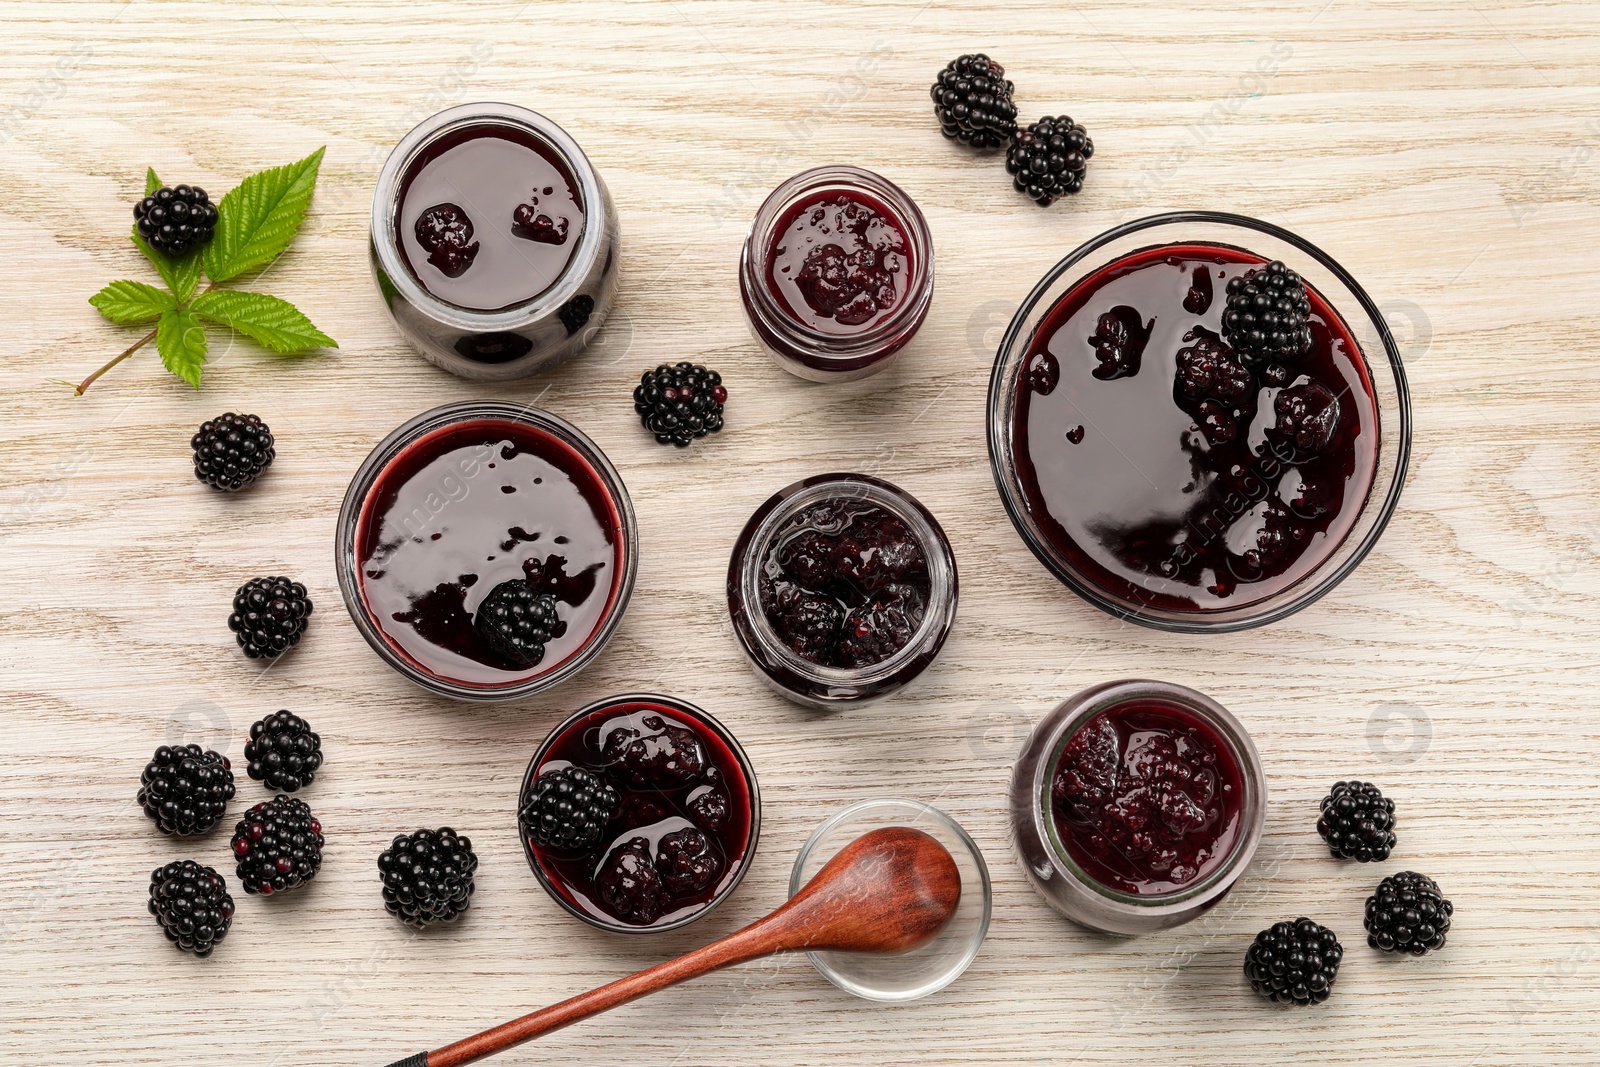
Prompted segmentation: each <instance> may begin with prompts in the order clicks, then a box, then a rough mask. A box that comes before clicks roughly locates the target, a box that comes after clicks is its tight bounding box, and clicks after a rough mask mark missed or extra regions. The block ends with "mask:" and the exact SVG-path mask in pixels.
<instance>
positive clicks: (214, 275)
mask: <svg viewBox="0 0 1600 1067" xmlns="http://www.w3.org/2000/svg"><path fill="white" fill-rule="evenodd" d="M324 151H326V149H323V148H319V149H317V150H316V151H315V152H313V153H311V154H310V155H309V156H307V157H306V158H305V159H302V160H301V161H300V162H298V163H290V164H289V165H288V166H284V167H274V168H273V169H271V170H264V171H262V172H260V173H259V174H252V175H251V176H250V177H248V178H246V179H245V180H244V181H242V182H240V183H239V185H238V187H237V188H235V189H233V190H232V191H231V192H229V193H228V195H227V196H224V197H223V198H222V200H221V202H220V203H218V204H217V226H216V230H215V235H214V236H213V237H212V239H211V243H210V244H208V245H206V249H205V267H206V274H208V275H210V277H211V280H212V281H214V282H224V281H227V280H228V279H229V278H234V277H237V276H238V275H240V274H243V273H244V272H245V271H247V270H250V269H251V268H253V267H259V266H261V265H262V264H263V263H266V262H269V261H270V260H272V259H273V258H274V257H276V256H277V255H278V254H279V253H280V252H282V251H283V250H284V249H285V248H288V247H289V242H290V241H291V240H293V239H294V235H295V233H296V232H297V231H298V230H299V229H300V224H301V223H302V222H304V221H305V217H306V209H307V208H308V207H310V205H311V193H312V190H314V189H315V188H316V184H317V171H318V169H319V168H320V167H321V166H322V154H323V152H324ZM152 173H153V172H152Z"/></svg>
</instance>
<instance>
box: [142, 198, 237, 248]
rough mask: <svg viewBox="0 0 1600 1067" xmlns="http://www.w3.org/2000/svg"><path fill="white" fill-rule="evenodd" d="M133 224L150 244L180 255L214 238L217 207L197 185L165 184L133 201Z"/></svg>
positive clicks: (152, 246)
mask: <svg viewBox="0 0 1600 1067" xmlns="http://www.w3.org/2000/svg"><path fill="white" fill-rule="evenodd" d="M133 224H134V228H135V229H137V230H138V231H139V236H140V237H142V238H144V240H145V243H147V244H148V245H150V247H151V248H159V249H160V250H161V251H163V252H165V253H167V254H168V255H170V256H181V255H183V254H184V253H185V252H187V251H189V250H190V249H191V248H198V247H200V246H201V245H203V244H205V243H206V242H207V241H210V240H211V234H212V231H213V229H214V228H215V227H216V225H217V208H216V205H215V204H213V203H212V202H211V198H210V197H209V196H207V195H206V191H205V190H204V189H202V188H200V187H199V186H198V185H175V186H173V187H172V188H170V189H169V188H167V187H166V186H162V187H161V188H160V189H157V190H156V191H155V192H153V193H151V194H150V195H149V196H147V197H145V198H144V199H143V200H141V201H139V202H138V203H137V204H135V205H133Z"/></svg>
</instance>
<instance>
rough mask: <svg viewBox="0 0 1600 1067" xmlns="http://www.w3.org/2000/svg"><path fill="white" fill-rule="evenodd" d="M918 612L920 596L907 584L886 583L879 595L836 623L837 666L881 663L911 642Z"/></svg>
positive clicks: (914, 632) (920, 603)
mask: <svg viewBox="0 0 1600 1067" xmlns="http://www.w3.org/2000/svg"><path fill="white" fill-rule="evenodd" d="M922 614H923V605H922V598H921V597H920V596H918V595H917V594H916V592H915V591H914V590H912V589H911V588H910V587H909V586H889V587H887V588H885V589H884V591H883V594H882V595H880V596H876V597H873V598H872V599H871V600H868V601H866V602H865V603H862V604H859V605H857V606H856V607H854V608H851V609H850V613H849V614H847V615H846V616H845V617H844V622H843V624H841V626H840V634H839V644H838V649H837V651H838V658H839V665H840V666H842V667H870V666H872V665H873V664H874V663H882V662H883V661H884V660H886V659H888V658H889V657H890V656H892V655H894V654H895V653H896V652H898V651H900V650H901V649H902V648H905V647H906V646H907V645H908V644H910V643H911V638H912V637H914V636H916V632H917V627H919V626H921V625H922Z"/></svg>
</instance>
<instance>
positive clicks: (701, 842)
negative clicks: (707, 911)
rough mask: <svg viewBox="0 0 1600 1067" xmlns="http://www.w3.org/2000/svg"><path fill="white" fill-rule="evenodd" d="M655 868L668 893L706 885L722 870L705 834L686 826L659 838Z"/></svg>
mask: <svg viewBox="0 0 1600 1067" xmlns="http://www.w3.org/2000/svg"><path fill="white" fill-rule="evenodd" d="M656 871H657V873H659V874H660V875H661V881H662V882H663V883H665V885H666V887H667V891H668V892H670V893H672V894H674V895H676V896H684V895H686V894H689V893H698V892H700V891H701V890H702V889H704V888H705V887H706V886H708V885H710V884H711V883H712V881H713V880H715V878H716V877H717V875H719V874H721V873H722V859H721V858H720V857H719V856H718V855H717V853H716V851H715V850H714V849H712V847H711V841H710V840H709V839H708V838H707V837H706V835H705V834H703V833H701V832H700V831H699V830H696V829H695V828H694V827H692V826H689V827H685V828H683V829H682V830H674V831H672V832H671V833H670V834H667V835H666V836H665V837H663V838H662V839H661V844H660V845H659V846H658V848H657V855H656Z"/></svg>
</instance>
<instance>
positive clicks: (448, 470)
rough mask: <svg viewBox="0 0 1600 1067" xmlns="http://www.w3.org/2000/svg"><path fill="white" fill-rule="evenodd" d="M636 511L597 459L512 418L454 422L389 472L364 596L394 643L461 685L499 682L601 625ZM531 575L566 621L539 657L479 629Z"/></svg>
mask: <svg viewBox="0 0 1600 1067" xmlns="http://www.w3.org/2000/svg"><path fill="white" fill-rule="evenodd" d="M621 530H622V520H621V517H620V516H619V515H618V512H617V508H616V506H615V504H614V502H613V501H612V498H611V497H610V495H609V494H608V493H607V492H606V489H605V487H604V486H603V485H602V484H601V482H600V479H599V477H598V476H597V475H596V473H595V471H594V469H593V468H592V467H591V466H590V465H589V463H588V462H587V461H586V460H585V459H584V458H583V457H582V456H581V455H579V454H578V453H577V452H576V451H575V450H574V449H573V448H572V447H571V446H570V445H568V444H566V443H565V442H563V441H561V440H560V439H558V438H556V437H555V436H553V435H551V434H549V433H546V432H544V431H542V430H539V429H537V428H535V427H532V426H528V425H526V424H524V423H520V422H513V421H510V420H500V419H485V420H480V421H474V422H464V423H458V424H456V425H453V426H447V427H444V428H442V429H439V430H435V431H434V432H433V433H431V434H428V435H427V436H425V437H422V438H420V439H419V440H417V441H416V442H414V443H412V444H411V445H409V446H407V447H406V448H405V450H404V451H402V452H401V453H400V454H399V455H398V456H396V457H395V458H394V459H393V460H391V461H390V462H389V464H388V466H386V467H385V468H384V469H383V470H382V471H381V472H380V473H379V475H378V477H377V479H376V480H375V482H374V483H373V486H372V489H371V491H370V492H368V494H367V498H366V501H365V502H364V503H363V505H362V509H361V517H360V521H359V523H358V525H357V528H356V553H357V562H358V563H359V566H360V574H361V596H362V600H363V602H364V603H365V605H366V609H367V611H368V612H369V613H370V615H371V617H372V620H373V622H374V623H375V624H376V625H377V627H378V629H380V630H381V631H382V632H383V634H384V636H385V637H386V638H387V639H388V641H389V642H390V644H391V645H392V646H393V647H394V648H395V649H397V650H398V651H399V652H400V653H402V654H403V655H404V656H405V657H406V658H407V659H409V660H410V661H411V662H412V663H413V664H415V665H416V666H417V667H419V668H420V669H422V670H424V671H426V672H428V673H429V674H432V675H434V676H435V677H438V678H442V679H445V680H448V681H454V682H459V683H462V684H466V685H480V686H496V685H508V684H514V683H519V682H522V681H525V680H527V679H529V678H532V677H535V676H537V675H539V674H542V673H545V672H547V671H550V670H553V669H555V668H556V667H558V666H559V665H560V664H561V663H562V661H564V660H565V659H566V658H567V657H568V656H570V655H572V654H573V653H575V652H577V651H578V650H579V649H581V648H582V647H583V646H584V645H585V644H586V643H587V642H588V640H589V638H590V636H591V635H592V634H593V633H594V632H595V630H596V629H597V628H598V627H599V625H600V623H601V621H602V619H603V617H604V616H605V613H606V609H607V607H608V605H609V604H610V602H611V600H612V598H613V597H614V596H615V595H616V592H617V585H618V582H619V581H620V580H621V570H622V567H621V563H620V559H621V556H620V552H621V539H622V533H621ZM512 579H523V580H525V581H527V582H529V583H531V584H532V585H533V587H534V588H535V590H536V591H537V592H539V593H549V594H551V595H552V596H554V597H555V600H556V613H557V615H558V616H559V619H560V624H559V626H558V627H557V632H556V633H555V635H554V636H552V638H551V639H550V641H549V642H548V644H547V645H546V647H545V652H544V655H543V657H542V658H541V659H540V660H539V662H538V663H537V664H535V665H533V666H527V665H521V664H518V663H516V662H514V661H511V660H508V659H506V658H505V657H504V656H502V655H500V654H499V653H497V652H496V651H495V650H494V649H493V648H491V647H490V646H489V645H488V644H487V643H486V642H485V641H484V639H483V638H482V637H481V636H480V634H479V633H478V630H477V629H476V628H475V627H474V625H473V614H474V612H475V611H476V610H477V607H478V604H479V602H480V601H482V600H483V599H484V597H486V596H487V595H488V593H489V591H490V590H492V589H494V588H495V587H496V586H498V585H500V584H501V583H502V582H506V581H510V580H512Z"/></svg>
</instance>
